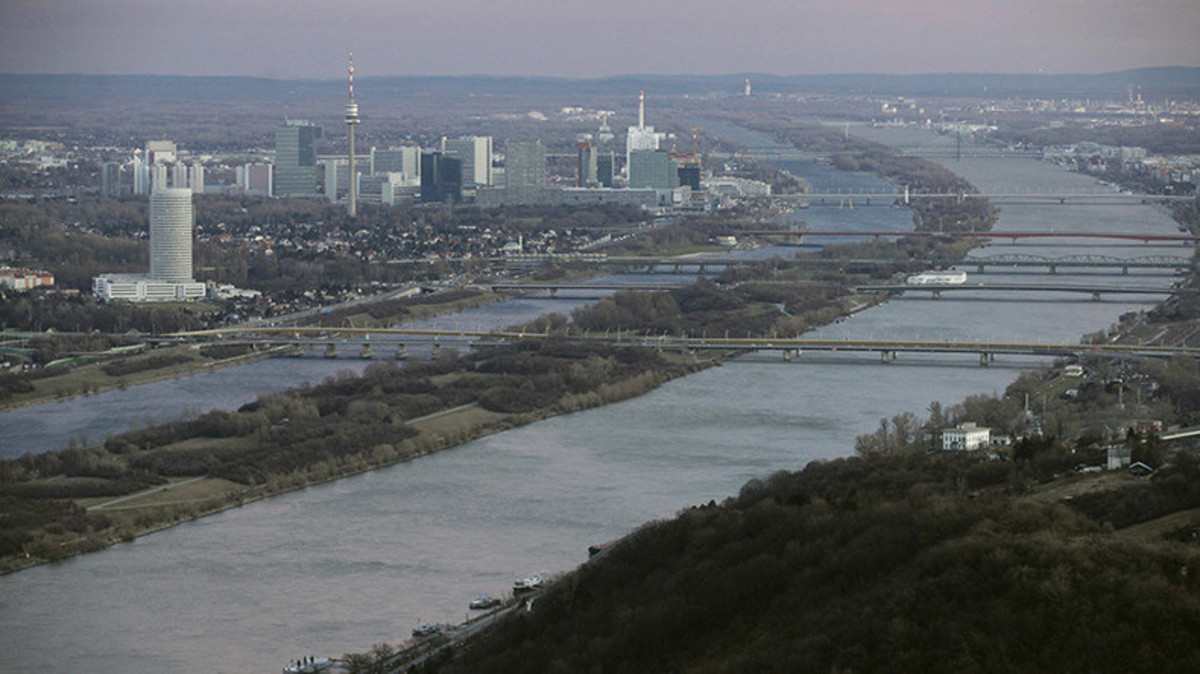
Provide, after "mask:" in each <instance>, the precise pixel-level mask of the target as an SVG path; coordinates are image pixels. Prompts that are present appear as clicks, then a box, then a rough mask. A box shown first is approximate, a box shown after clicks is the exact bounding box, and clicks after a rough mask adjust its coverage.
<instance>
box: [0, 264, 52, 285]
mask: <svg viewBox="0 0 1200 674" xmlns="http://www.w3.org/2000/svg"><path fill="white" fill-rule="evenodd" d="M52 285H54V274H51V273H50V272H48V271H34V270H32V269H22V268H17V267H0V286H4V287H5V288H8V289H10V290H32V289H33V288H39V287H42V286H52Z"/></svg>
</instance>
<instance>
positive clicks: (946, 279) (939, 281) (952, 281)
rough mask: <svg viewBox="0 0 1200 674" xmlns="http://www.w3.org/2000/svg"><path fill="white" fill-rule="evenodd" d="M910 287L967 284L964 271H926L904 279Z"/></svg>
mask: <svg viewBox="0 0 1200 674" xmlns="http://www.w3.org/2000/svg"><path fill="white" fill-rule="evenodd" d="M904 282H905V283H906V284H908V285H910V286H926V285H935V286H936V285H942V286H945V285H962V284H964V283H966V282H967V273H966V272H965V271H927V272H921V273H920V274H914V275H912V276H909V277H908V278H906V279H904Z"/></svg>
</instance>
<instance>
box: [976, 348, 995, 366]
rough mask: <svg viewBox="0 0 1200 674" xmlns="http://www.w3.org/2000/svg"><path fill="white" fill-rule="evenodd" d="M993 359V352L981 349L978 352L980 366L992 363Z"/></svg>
mask: <svg viewBox="0 0 1200 674" xmlns="http://www.w3.org/2000/svg"><path fill="white" fill-rule="evenodd" d="M995 360H996V354H994V353H988V352H986V351H981V352H980V353H979V365H980V366H981V367H987V366H988V364H989V363H993V362H995Z"/></svg>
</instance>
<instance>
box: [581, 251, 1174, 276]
mask: <svg viewBox="0 0 1200 674" xmlns="http://www.w3.org/2000/svg"><path fill="white" fill-rule="evenodd" d="M773 259H781V260H783V261H784V262H785V263H786V264H787V265H789V266H793V267H812V268H818V269H855V268H858V269H864V268H871V269H874V268H885V269H886V268H892V267H895V266H896V265H901V264H912V263H917V264H920V265H922V266H924V267H929V268H945V267H973V268H975V269H976V271H977V272H978V273H981V274H982V273H984V271H985V270H986V269H989V268H995V267H1002V268H1005V269H1008V270H1012V269H1017V268H1041V269H1045V270H1046V272H1045V273H1049V274H1055V273H1057V272H1058V270H1059V269H1060V268H1063V269H1120V270H1121V273H1122V274H1129V272H1130V270H1131V269H1166V270H1171V271H1174V272H1175V273H1179V274H1182V273H1185V272H1187V271H1188V270H1189V269H1191V268H1192V266H1193V265H1194V264H1195V262H1194V260H1193V259H1192V258H1185V257H1172V256H1170V255H1145V256H1140V257H1133V258H1122V257H1116V256H1112V255H1068V256H1062V257H1047V256H1042V255H1015V254H1013V255H994V256H990V257H968V258H964V259H962V260H931V259H926V260H907V259H906V260H897V259H892V258H869V259H868V258H828V257H815V256H799V257H779V258H764V257H749V256H738V255H723V256H716V255H703V256H701V255H696V256H691V257H632V256H611V257H605V258H602V259H597V260H594V261H592V262H591V263H590V264H593V265H595V266H599V267H618V268H633V269H637V270H640V271H644V272H646V273H656V272H658V271H659V268H661V267H668V268H670V269H669V271H670V272H672V273H676V274H678V273H682V272H683V271H684V270H692V271H698V272H699V273H701V274H703V273H705V272H706V271H708V270H709V269H710V268H712V267H736V266H746V265H755V264H761V263H763V262H770V261H771V260H773Z"/></svg>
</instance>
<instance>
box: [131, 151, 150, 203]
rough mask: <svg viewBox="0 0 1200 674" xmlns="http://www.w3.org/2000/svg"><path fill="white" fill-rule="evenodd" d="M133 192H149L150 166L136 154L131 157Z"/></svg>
mask: <svg viewBox="0 0 1200 674" xmlns="http://www.w3.org/2000/svg"><path fill="white" fill-rule="evenodd" d="M133 193H134V194H150V167H149V166H147V165H146V162H144V161H142V158H141V157H138V156H135V157H134V158H133Z"/></svg>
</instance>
